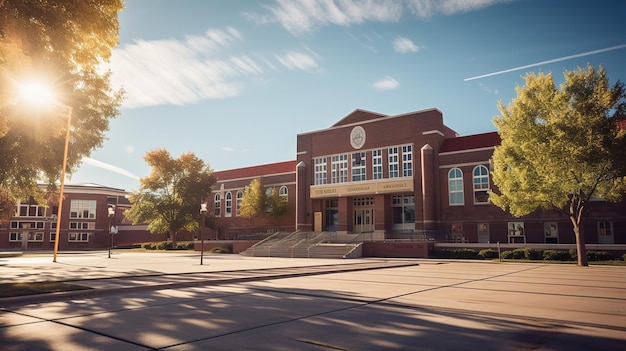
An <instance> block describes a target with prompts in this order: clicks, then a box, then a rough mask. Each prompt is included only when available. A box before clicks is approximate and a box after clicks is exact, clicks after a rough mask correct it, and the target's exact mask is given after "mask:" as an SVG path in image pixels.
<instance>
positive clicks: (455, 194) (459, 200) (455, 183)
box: [448, 168, 465, 206]
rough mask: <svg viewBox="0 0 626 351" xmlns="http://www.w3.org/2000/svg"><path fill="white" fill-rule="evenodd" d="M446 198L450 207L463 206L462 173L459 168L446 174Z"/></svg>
mask: <svg viewBox="0 0 626 351" xmlns="http://www.w3.org/2000/svg"><path fill="white" fill-rule="evenodd" d="M448 198H449V200H450V206H462V205H464V204H465V201H464V199H463V198H464V196H463V172H462V171H461V169H459V168H452V169H451V170H450V172H448Z"/></svg>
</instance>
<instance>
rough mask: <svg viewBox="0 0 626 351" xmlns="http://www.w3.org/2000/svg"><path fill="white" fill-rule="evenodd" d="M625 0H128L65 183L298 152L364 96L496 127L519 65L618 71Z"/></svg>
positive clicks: (624, 51) (108, 182)
mask: <svg viewBox="0 0 626 351" xmlns="http://www.w3.org/2000/svg"><path fill="white" fill-rule="evenodd" d="M624 15H626V1H621V0H596V1H588V0H571V1H560V0H518V1H514V0H510V1H506V0H440V1H436V0H362V1H361V0H299V1H296V0H291V1H287V0H256V1H223V0H184V1H182V0H127V2H126V9H125V10H124V11H123V12H121V14H120V27H121V28H120V44H119V45H118V46H117V47H116V48H115V49H114V51H113V55H112V58H111V63H110V65H109V68H110V69H111V70H112V71H113V83H114V85H115V86H116V87H123V88H124V89H125V90H126V99H125V101H124V104H123V107H122V108H121V114H120V115H119V116H118V117H117V118H116V119H115V120H113V121H112V122H111V124H110V130H109V131H108V133H107V140H106V141H105V142H104V143H103V145H102V147H101V148H99V149H97V150H95V151H94V152H93V153H92V155H91V157H90V158H86V159H84V162H83V164H82V166H81V167H80V168H79V169H78V170H77V171H76V172H74V174H73V175H72V177H71V179H70V182H71V183H83V182H89V183H97V184H101V185H105V186H110V187H116V188H122V189H126V190H129V191H131V190H135V189H137V188H138V187H139V178H140V177H145V176H147V175H148V174H149V173H150V168H149V166H148V165H147V164H146V163H145V161H144V160H143V157H144V156H145V154H146V153H147V152H149V151H151V150H154V149H159V148H163V149H167V150H168V151H169V152H170V153H171V154H172V155H173V156H174V157H178V156H179V155H180V154H181V153H184V152H189V151H191V152H193V153H195V154H196V155H197V156H198V157H199V158H201V159H203V160H204V161H205V162H207V163H209V164H210V165H211V168H212V169H213V170H216V171H219V170H225V169H232V168H240V167H246V166H253V165H257V164H264V163H272V162H280V161H286V160H293V159H295V157H296V156H295V154H296V135H297V134H299V133H305V132H309V131H314V130H319V129H324V128H327V127H329V126H330V125H332V124H333V123H335V122H336V121H338V120H339V119H341V118H343V117H344V116H346V115H347V114H349V113H351V112H352V111H353V110H355V109H365V110H369V111H373V112H377V113H382V114H389V115H394V114H402V113H407V112H412V111H418V110H422V109H428V108H437V109H439V110H441V111H442V112H443V116H444V123H446V124H447V125H448V126H449V127H451V128H452V129H454V130H456V131H457V132H458V133H459V134H461V135H469V134H475V133H482V132H489V131H495V127H494V126H493V123H492V120H493V118H494V116H496V115H497V114H498V110H497V103H498V101H499V100H501V101H503V102H504V103H505V104H508V103H509V102H510V101H511V100H512V99H513V98H514V97H515V86H516V85H523V79H522V76H523V75H525V74H526V73H528V72H545V73H547V72H552V73H553V75H554V77H555V79H556V80H557V81H558V82H560V81H561V80H562V77H563V71H565V70H573V69H576V68H577V67H585V66H586V65H587V63H591V64H592V65H594V66H595V67H598V66H599V65H602V66H603V67H604V68H606V70H607V73H608V75H609V77H610V80H611V83H612V84H613V83H615V82H616V81H617V80H618V79H619V80H621V81H626V65H625V64H624V63H625V62H626V30H625V29H624V27H623V18H624Z"/></svg>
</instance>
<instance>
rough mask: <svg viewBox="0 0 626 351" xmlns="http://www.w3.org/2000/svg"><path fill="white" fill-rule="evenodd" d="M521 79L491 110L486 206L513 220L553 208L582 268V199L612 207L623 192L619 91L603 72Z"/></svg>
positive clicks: (625, 106)
mask: <svg viewBox="0 0 626 351" xmlns="http://www.w3.org/2000/svg"><path fill="white" fill-rule="evenodd" d="M564 77H565V79H564V81H563V83H562V84H561V85H560V86H559V87H557V86H556V85H555V83H554V80H553V77H552V74H533V73H531V74H528V75H526V76H525V78H524V79H525V83H526V85H525V86H523V87H516V92H517V97H516V98H515V99H513V101H512V102H511V103H510V104H509V105H508V106H504V104H503V103H502V102H500V103H499V110H500V114H501V116H498V117H496V118H495V120H494V124H495V125H496V127H497V128H498V132H499V134H500V137H501V139H502V142H501V144H500V145H499V146H497V147H496V148H495V151H494V154H493V160H492V161H493V171H492V177H493V183H494V185H495V186H496V187H497V189H496V190H495V191H494V192H492V193H491V197H490V199H491V201H492V202H493V203H494V204H496V205H497V206H499V207H501V208H502V209H504V210H508V211H510V212H511V213H512V214H513V215H515V216H523V215H526V214H529V213H531V212H532V211H535V210H537V209H556V210H558V211H561V212H562V213H564V214H565V215H567V217H568V218H569V219H570V221H571V222H572V225H573V229H574V235H575V237H576V244H577V253H578V264H579V265H582V266H586V265H587V253H586V247H585V237H584V233H583V228H584V226H583V223H584V219H585V217H586V216H588V214H589V211H590V210H591V209H590V208H589V205H590V203H589V200H590V199H591V198H601V199H604V200H606V201H619V200H620V199H621V198H622V196H623V195H624V192H625V191H626V180H625V178H624V176H625V172H624V160H623V159H622V157H623V156H624V150H625V149H626V136H625V131H624V130H620V128H619V127H618V123H617V121H618V120H620V119H623V118H624V117H625V112H626V102H625V101H626V94H625V90H624V85H623V84H622V83H621V82H620V81H617V82H616V83H615V84H614V85H613V86H610V85H609V80H608V78H607V76H606V72H605V70H604V69H603V68H599V69H597V70H596V69H594V67H592V66H591V65H588V66H587V67H586V69H583V68H579V69H577V70H574V71H566V72H565V74H564Z"/></svg>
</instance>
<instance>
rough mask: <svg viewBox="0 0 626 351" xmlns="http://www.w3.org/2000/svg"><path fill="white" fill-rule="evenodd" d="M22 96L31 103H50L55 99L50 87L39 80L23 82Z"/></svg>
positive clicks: (21, 87)
mask: <svg viewBox="0 0 626 351" xmlns="http://www.w3.org/2000/svg"><path fill="white" fill-rule="evenodd" d="M20 97H21V99H22V100H24V101H25V102H28V103H29V104H37V105H43V104H49V103H50V102H52V101H54V96H53V94H52V91H51V90H50V88H49V87H48V86H47V85H45V84H43V83H39V82H33V83H29V84H23V85H21V86H20Z"/></svg>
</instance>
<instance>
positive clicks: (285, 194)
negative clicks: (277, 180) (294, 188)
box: [278, 185, 289, 198]
mask: <svg viewBox="0 0 626 351" xmlns="http://www.w3.org/2000/svg"><path fill="white" fill-rule="evenodd" d="M278 195H280V197H282V198H287V197H288V196H289V189H287V186H285V185H282V186H281V187H280V189H278Z"/></svg>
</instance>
